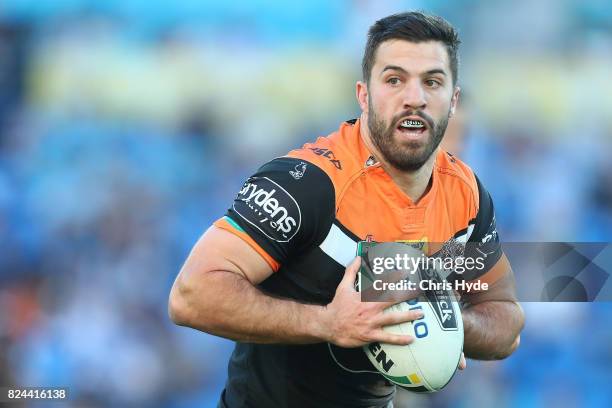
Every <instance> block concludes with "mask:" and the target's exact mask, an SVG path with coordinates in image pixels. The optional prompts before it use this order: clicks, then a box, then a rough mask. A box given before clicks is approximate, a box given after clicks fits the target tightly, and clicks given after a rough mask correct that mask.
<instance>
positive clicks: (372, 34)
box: [361, 11, 461, 83]
mask: <svg viewBox="0 0 612 408" xmlns="http://www.w3.org/2000/svg"><path fill="white" fill-rule="evenodd" d="M387 40H406V41H410V42H414V43H420V42H425V41H440V42H442V43H443V44H444V45H446V50H447V51H448V58H449V62H450V69H451V73H452V75H453V83H457V74H458V72H457V71H458V65H459V57H458V56H457V50H458V49H459V44H461V41H460V40H459V34H458V33H457V30H455V28H454V27H453V26H452V25H450V23H449V22H448V21H446V20H444V19H443V18H442V17H438V16H433V15H428V14H425V13H422V12H420V11H410V12H406V13H399V14H393V15H390V16H388V17H385V18H382V19H380V20H378V21H377V22H376V23H374V24H373V25H372V27H370V30H369V31H368V42H367V43H366V47H365V52H364V53H363V60H362V62H361V69H362V74H363V80H364V81H365V82H369V81H370V76H371V75H372V67H373V66H374V58H375V57H376V50H377V49H378V47H379V46H380V44H382V43H383V42H385V41H387Z"/></svg>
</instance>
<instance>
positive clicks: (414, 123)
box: [400, 119, 425, 129]
mask: <svg viewBox="0 0 612 408" xmlns="http://www.w3.org/2000/svg"><path fill="white" fill-rule="evenodd" d="M400 126H401V127H404V128H409V129H420V128H422V127H424V126H425V124H424V123H423V122H421V121H420V120H412V119H406V120H405V121H403V122H402V123H401V124H400Z"/></svg>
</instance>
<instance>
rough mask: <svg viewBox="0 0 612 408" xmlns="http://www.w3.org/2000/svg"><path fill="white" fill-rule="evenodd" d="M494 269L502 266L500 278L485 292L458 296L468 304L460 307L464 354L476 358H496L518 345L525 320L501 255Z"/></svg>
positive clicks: (510, 352)
mask: <svg viewBox="0 0 612 408" xmlns="http://www.w3.org/2000/svg"><path fill="white" fill-rule="evenodd" d="M494 268H502V270H501V274H502V277H501V278H500V279H499V280H497V281H496V282H495V283H493V284H492V285H491V286H489V289H488V290H487V291H482V292H478V293H466V294H463V295H462V298H461V299H462V301H465V302H467V303H468V306H467V307H466V308H465V309H464V310H463V327H464V332H465V340H464V353H465V355H466V357H470V358H474V359H478V360H499V359H503V358H506V357H508V356H509V355H510V354H512V353H513V352H514V350H516V348H517V347H518V345H519V342H520V332H521V330H522V328H523V325H524V321H525V317H524V314H523V310H522V308H521V307H520V305H519V304H518V303H517V302H516V296H515V291H514V277H513V274H512V269H511V267H510V263H509V262H508V259H507V258H506V256H505V255H503V256H502V258H501V259H500V260H499V261H498V263H497V264H496V265H495V266H494ZM492 272H494V271H492Z"/></svg>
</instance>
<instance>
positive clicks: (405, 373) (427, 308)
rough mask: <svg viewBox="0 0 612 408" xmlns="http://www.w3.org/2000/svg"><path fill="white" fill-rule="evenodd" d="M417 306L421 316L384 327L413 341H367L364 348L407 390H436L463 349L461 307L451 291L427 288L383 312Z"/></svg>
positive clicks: (380, 368)
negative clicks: (401, 344)
mask: <svg viewBox="0 0 612 408" xmlns="http://www.w3.org/2000/svg"><path fill="white" fill-rule="evenodd" d="M419 309H420V310H422V311H423V314H424V316H423V317H422V318H421V319H419V320H415V321H413V322H406V323H400V324H396V325H392V326H387V327H385V328H384V330H385V331H388V332H390V333H395V334H408V335H411V336H413V337H414V339H415V340H414V342H412V343H411V344H409V345H405V346H399V345H393V344H387V343H370V344H368V345H365V346H363V350H364V351H365V353H366V355H367V356H368V359H369V360H370V361H371V362H372V364H373V365H374V367H376V369H377V370H378V371H379V372H380V373H381V374H382V375H383V376H384V377H385V378H387V379H388V380H389V381H391V382H393V383H395V384H397V385H399V386H400V387H402V388H405V389H407V390H409V391H415V392H436V391H439V390H441V389H442V388H444V386H446V384H448V383H449V382H450V380H451V378H452V377H453V375H454V374H455V372H456V371H457V366H458V365H459V359H460V358H461V353H462V351H463V319H462V317H461V309H460V307H459V303H458V302H457V300H456V298H455V296H454V293H453V292H452V291H435V292H431V291H430V292H425V294H424V295H421V296H420V297H419V298H417V299H412V300H410V301H407V302H402V303H398V304H396V305H393V306H391V307H389V308H387V309H386V310H385V312H386V313H387V312H391V311H406V310H419Z"/></svg>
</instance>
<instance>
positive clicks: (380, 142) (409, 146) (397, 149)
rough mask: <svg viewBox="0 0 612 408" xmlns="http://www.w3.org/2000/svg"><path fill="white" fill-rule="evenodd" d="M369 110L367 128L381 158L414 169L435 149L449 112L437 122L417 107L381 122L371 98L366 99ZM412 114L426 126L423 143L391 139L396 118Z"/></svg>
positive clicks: (399, 168) (400, 167)
mask: <svg viewBox="0 0 612 408" xmlns="http://www.w3.org/2000/svg"><path fill="white" fill-rule="evenodd" d="M368 100H369V102H368V103H369V107H370V111H369V114H368V128H369V130H370V135H371V137H372V141H373V143H374V144H375V145H376V147H377V148H378V150H379V151H380V153H381V154H382V155H383V157H384V158H385V160H386V161H387V162H388V163H389V164H390V165H391V166H393V167H395V168H396V169H398V170H402V171H411V172H413V171H416V170H418V169H420V168H421V167H422V166H423V165H424V164H425V163H426V162H427V160H429V158H430V157H431V155H432V154H433V153H434V152H435V151H436V149H437V148H438V146H439V145H440V142H441V141H442V138H443V137H444V132H446V127H447V126H448V118H449V115H450V108H449V113H448V114H447V115H446V117H443V118H442V119H440V120H439V121H438V122H437V123H436V122H434V120H433V119H432V118H431V116H429V115H427V114H426V113H425V112H422V111H420V110H413V111H410V110H407V111H404V112H401V113H400V114H398V115H395V116H394V117H393V118H392V119H391V122H390V123H385V121H384V120H383V119H382V118H378V116H377V115H376V111H375V109H374V106H373V105H372V100H371V99H369V96H368ZM409 115H416V116H419V117H420V118H421V119H422V120H423V121H424V122H426V123H427V124H428V125H429V129H428V130H426V131H427V132H429V136H428V138H427V140H426V141H425V144H423V142H421V141H409V142H399V141H397V140H395V139H394V137H393V136H394V133H395V131H396V130H397V127H396V125H397V121H398V120H399V119H401V118H402V117H404V116H409Z"/></svg>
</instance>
